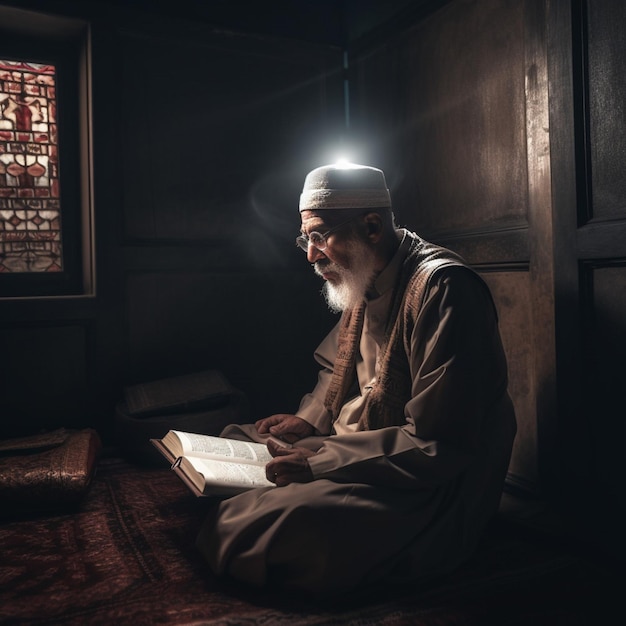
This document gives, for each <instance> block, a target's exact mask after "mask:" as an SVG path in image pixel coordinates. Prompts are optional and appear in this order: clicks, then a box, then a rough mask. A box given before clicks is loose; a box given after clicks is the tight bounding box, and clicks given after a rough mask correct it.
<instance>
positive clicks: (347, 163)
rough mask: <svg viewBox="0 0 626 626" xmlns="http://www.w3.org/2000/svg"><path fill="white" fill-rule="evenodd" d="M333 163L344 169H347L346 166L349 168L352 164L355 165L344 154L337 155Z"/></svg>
mask: <svg viewBox="0 0 626 626" xmlns="http://www.w3.org/2000/svg"><path fill="white" fill-rule="evenodd" d="M335 165H336V166H337V167H340V168H345V169H348V168H351V167H354V166H355V164H354V163H352V162H351V161H350V159H348V158H347V157H344V156H342V157H339V158H338V159H337V160H336V161H335Z"/></svg>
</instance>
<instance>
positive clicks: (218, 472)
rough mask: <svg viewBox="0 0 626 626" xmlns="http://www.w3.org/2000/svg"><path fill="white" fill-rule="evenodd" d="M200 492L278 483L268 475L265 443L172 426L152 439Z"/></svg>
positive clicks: (208, 493)
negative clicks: (200, 433) (186, 430)
mask: <svg viewBox="0 0 626 626" xmlns="http://www.w3.org/2000/svg"><path fill="white" fill-rule="evenodd" d="M150 441H151V442H152V443H153V444H154V445H155V446H156V448H157V450H159V452H161V454H162V455H163V456H164V457H165V458H166V459H167V460H168V461H169V462H170V463H171V464H172V469H173V470H174V471H175V472H176V474H177V475H178V476H179V477H180V478H181V480H182V481H183V482H184V483H185V484H186V485H187V486H188V487H189V488H190V489H191V491H192V492H193V493H194V494H195V495H197V496H212V495H220V496H223V495H234V494H236V493H240V492H242V491H246V490H247V489H254V488H256V487H275V486H276V485H275V484H274V483H273V482H270V481H269V480H267V478H266V477H265V465H266V464H267V462H268V461H270V460H271V459H272V455H271V454H270V453H269V450H268V449H267V446H266V445H265V444H264V443H255V442H248V441H238V440H236V439H225V438H223V437H213V436H211V435H198V434H195V433H186V432H182V431H180V430H170V431H169V432H168V433H167V434H166V435H165V437H163V439H151V440H150Z"/></svg>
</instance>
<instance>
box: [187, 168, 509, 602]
mask: <svg viewBox="0 0 626 626" xmlns="http://www.w3.org/2000/svg"><path fill="white" fill-rule="evenodd" d="M300 214H301V220H302V226H301V234H300V236H299V237H298V238H297V240H296V241H297V244H298V245H299V246H300V247H301V248H302V249H303V250H304V251H305V252H306V255H307V259H308V261H309V263H311V264H312V265H313V268H314V270H315V272H316V273H317V274H319V275H320V276H321V277H322V278H323V279H324V281H325V282H324V287H323V293H324V295H325V297H326V300H327V302H328V305H329V306H330V308H331V309H332V310H333V311H336V312H342V314H341V319H340V320H339V322H338V324H337V326H336V327H335V328H334V330H333V331H332V332H331V333H330V334H329V335H328V336H327V337H326V338H325V339H324V340H323V341H322V343H321V344H320V346H319V348H318V349H317V351H316V353H315V358H316V359H317V361H318V363H319V364H320V366H321V370H320V373H319V378H318V381H317V385H316V386H315V388H314V389H313V390H312V392H311V393H309V394H307V395H305V396H304V398H303V399H302V401H301V403H300V407H299V408H298V410H297V411H296V413H295V414H293V415H292V414H284V413H280V414H277V415H272V416H270V417H267V418H265V419H261V420H259V421H258V422H256V424H249V425H243V426H235V425H233V426H231V427H228V428H227V429H226V430H225V431H224V432H223V433H222V434H223V435H224V436H228V437H232V438H249V439H253V440H257V441H266V440H267V441H268V444H267V445H268V447H269V449H270V452H271V453H272V455H273V460H272V461H270V463H269V464H268V465H267V468H266V470H267V476H268V478H269V479H270V480H271V481H273V482H275V483H276V485H277V488H271V487H269V488H261V489H253V490H251V491H247V492H245V493H242V494H239V495H237V496H234V497H232V498H230V499H226V500H223V501H221V502H219V503H217V504H216V505H215V507H214V509H213V511H212V513H211V514H210V515H209V518H208V519H207V521H206V523H205V524H204V526H203V528H202V530H201V532H200V534H199V537H198V542H197V543H198V547H199V548H200V550H201V551H202V553H203V554H204V556H205V557H206V559H207V560H208V562H209V564H210V566H211V568H212V569H213V571H214V572H216V573H217V574H218V575H223V576H227V577H230V578H234V579H237V580H240V581H244V582H246V583H249V584H252V585H255V586H261V587H263V586H267V587H271V588H282V589H291V590H300V591H305V592H306V593H309V594H320V595H324V596H325V597H328V596H329V595H332V596H337V595H341V594H344V593H347V592H350V591H353V590H355V589H362V588H366V587H371V586H373V585H375V586H380V585H382V584H387V583H390V584H394V583H396V582H398V581H402V582H403V583H407V582H409V583H410V584H417V583H419V582H420V581H425V580H428V579H431V578H433V577H435V576H440V575H442V574H445V573H447V572H450V571H451V570H452V569H454V568H455V567H456V566H458V565H459V564H460V563H461V562H462V561H463V560H465V559H466V558H467V557H468V556H469V555H470V554H471V553H472V551H473V550H474V548H475V546H476V543H477V541H478V539H479V537H480V534H481V531H482V530H483V529H484V527H485V525H486V523H487V522H488V520H489V519H490V518H491V517H492V516H493V514H494V513H495V511H496V510H497V507H498V504H499V500H500V496H501V490H502V487H503V483H504V478H505V476H506V472H507V468H508V463H509V459H510V454H511V448H512V444H513V439H514V436H515V430H516V424H515V416H514V411H513V406H512V403H511V400H510V398H509V395H508V393H507V365H506V359H505V355H504V352H503V349H502V345H501V341H500V335H499V331H498V322H497V316H496V311H495V308H494V304H493V302H492V299H491V295H490V293H489V290H488V288H487V287H486V285H485V283H484V282H483V281H482V280H481V278H480V277H479V276H478V275H477V274H476V273H475V272H474V271H473V270H471V269H470V268H469V267H467V265H466V264H465V263H464V262H463V260H462V259H461V258H460V257H458V256H457V255H455V254H454V253H452V252H451V251H449V250H446V249H444V248H441V247H438V246H435V245H433V244H430V243H428V242H426V241H424V240H423V239H421V238H420V237H418V236H417V235H416V234H414V233H411V232H409V231H407V230H404V229H399V228H397V227H396V226H395V223H394V217H393V213H392V210H391V201H390V195H389V190H388V189H387V184H386V181H385V176H384V174H383V172H382V171H381V170H379V169H376V168H373V167H367V166H361V165H354V164H350V165H347V166H343V167H340V166H335V165H330V166H324V167H320V168H317V169H315V170H313V171H312V172H310V173H309V174H308V176H307V177H306V179H305V182H304V189H303V191H302V195H301V197H300ZM270 436H272V439H271V440H268V438H269V437H270ZM274 440H278V441H284V442H288V444H293V445H292V446H291V447H281V446H279V445H277V444H276V443H275V441H274Z"/></svg>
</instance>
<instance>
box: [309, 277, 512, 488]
mask: <svg viewBox="0 0 626 626" xmlns="http://www.w3.org/2000/svg"><path fill="white" fill-rule="evenodd" d="M408 358H409V362H410V369H411V375H412V379H413V383H412V397H411V399H410V400H409V402H407V404H406V405H405V415H404V417H405V419H406V422H407V423H406V426H403V427H390V428H383V429H380V430H371V431H361V432H354V433H349V434H344V435H336V436H333V437H329V438H327V439H326V441H325V443H324V445H323V446H322V448H321V449H320V450H319V452H318V453H317V454H316V455H315V456H313V457H311V458H310V459H309V463H310V466H311V469H312V471H313V474H314V476H315V477H316V478H331V479H333V480H337V481H340V482H360V483H369V484H374V485H384V486H389V487H393V488H407V489H413V488H419V487H429V486H430V487H432V486H435V485H438V484H442V483H445V482H448V481H450V480H451V479H453V478H454V477H455V476H456V475H458V474H460V473H461V472H462V471H463V470H464V468H466V467H467V466H468V465H469V464H470V463H471V462H472V460H473V459H475V458H476V456H477V455H480V454H486V453H487V451H486V445H487V443H486V441H487V439H489V442H488V445H489V446H490V447H491V446H493V445H498V444H497V441H495V442H494V441H492V440H491V439H490V434H489V433H488V432H486V429H487V428H488V427H490V422H489V420H487V419H486V418H487V416H489V414H490V410H495V407H496V405H497V404H498V403H499V402H501V401H502V400H503V399H504V398H505V397H506V386H507V370H506V360H505V357H504V353H503V349H502V345H501V342H500V336H499V332H498V327H497V318H496V314H495V310H494V307H493V304H492V301H491V297H490V295H489V293H488V291H487V289H486V287H485V285H484V284H483V283H482V281H481V280H480V279H479V278H478V277H477V276H475V275H474V273H473V272H471V271H469V270H467V269H465V268H449V269H446V270H442V271H440V272H439V273H438V275H437V276H436V277H435V279H434V280H433V284H432V286H431V287H430V288H429V290H428V292H427V294H426V298H425V302H424V305H423V307H422V310H421V312H420V314H419V317H418V320H417V323H416V325H415V328H414V330H413V333H412V336H411V338H410V349H409V353H408ZM507 437H508V434H507ZM503 445H505V442H504V441H503ZM507 445H508V442H507Z"/></svg>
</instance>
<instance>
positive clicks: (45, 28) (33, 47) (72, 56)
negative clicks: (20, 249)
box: [0, 7, 95, 299]
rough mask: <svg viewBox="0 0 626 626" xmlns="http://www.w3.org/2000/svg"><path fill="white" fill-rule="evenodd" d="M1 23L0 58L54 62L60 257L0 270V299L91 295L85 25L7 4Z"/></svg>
mask: <svg viewBox="0 0 626 626" xmlns="http://www.w3.org/2000/svg"><path fill="white" fill-rule="evenodd" d="M0 23H1V24H2V27H1V28H0V58H3V59H10V60H24V61H30V62H35V63H50V64H53V65H54V66H55V68H56V89H57V93H56V95H57V98H56V105H57V125H58V142H57V145H58V149H59V184H60V207H61V215H60V219H61V245H62V258H63V269H62V271H59V272H31V273H28V272H15V273H9V272H7V273H0V299H5V298H29V297H59V296H89V295H95V280H94V263H93V259H94V249H93V248H94V246H93V233H92V225H93V209H92V207H93V198H92V194H91V187H92V185H91V169H92V168H91V150H90V146H91V137H90V128H91V124H90V117H91V115H90V101H91V99H90V87H91V85H90V76H89V67H90V54H89V51H90V45H89V43H90V37H89V26H88V24H87V23H86V22H84V21H82V20H76V19H73V18H59V17H53V16H47V15H42V14H37V13H32V12H30V11H22V10H17V9H10V8H7V7H0Z"/></svg>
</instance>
